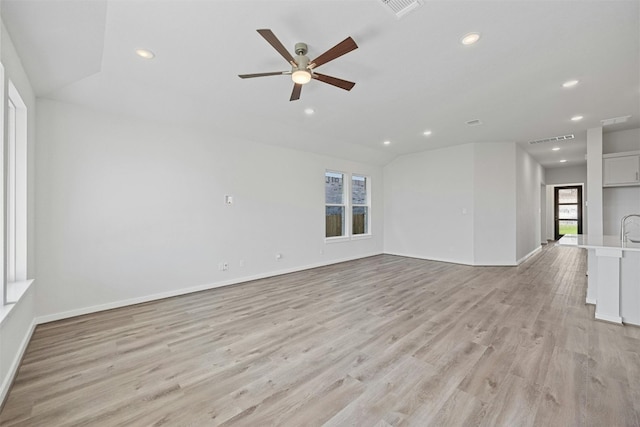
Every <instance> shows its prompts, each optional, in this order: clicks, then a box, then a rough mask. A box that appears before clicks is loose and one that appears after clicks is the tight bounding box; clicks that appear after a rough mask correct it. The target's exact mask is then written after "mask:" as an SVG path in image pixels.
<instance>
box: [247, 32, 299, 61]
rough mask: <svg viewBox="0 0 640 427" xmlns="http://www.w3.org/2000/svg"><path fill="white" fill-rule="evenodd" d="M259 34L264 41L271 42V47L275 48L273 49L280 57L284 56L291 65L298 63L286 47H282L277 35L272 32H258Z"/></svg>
mask: <svg viewBox="0 0 640 427" xmlns="http://www.w3.org/2000/svg"><path fill="white" fill-rule="evenodd" d="M256 31H257V32H258V33H260V35H261V36H262V37H264V39H265V40H266V41H267V42H269V44H270V45H271V46H273V48H274V49H275V50H277V51H278V53H279V54H280V55H282V57H283V58H284V59H286V60H287V62H288V63H290V64H291V65H293V66H295V65H296V61H295V59H293V56H291V54H290V53H289V51H288V50H287V48H286V47H284V46H283V45H282V43H280V40H278V38H277V37H276V35H275V34H273V32H272V31H271V30H267V29H264V30H256Z"/></svg>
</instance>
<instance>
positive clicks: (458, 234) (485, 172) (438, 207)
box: [384, 143, 543, 265]
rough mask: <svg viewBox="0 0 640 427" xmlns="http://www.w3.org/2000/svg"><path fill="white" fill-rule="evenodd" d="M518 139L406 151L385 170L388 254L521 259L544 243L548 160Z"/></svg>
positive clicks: (488, 261) (500, 261) (478, 261)
mask: <svg viewBox="0 0 640 427" xmlns="http://www.w3.org/2000/svg"><path fill="white" fill-rule="evenodd" d="M518 150H520V149H519V148H517V147H516V146H515V144H514V143H480V144H467V145H459V146H455V147H450V148H443V149H439V150H432V151H426V152H423V153H419V154H412V155H406V156H401V157H399V158H397V159H395V160H394V161H392V162H391V163H390V164H388V165H387V166H385V168H384V181H385V187H384V200H385V242H384V247H385V252H387V253H391V254H397V255H405V256H412V257H417V258H426V259H432V260H440V261H449V262H456V263H462V264H470V265H516V264H517V263H518V262H519V261H521V260H522V259H524V258H525V257H526V256H528V255H530V254H531V253H533V252H535V251H536V250H537V249H538V248H539V247H540V241H539V240H540V238H539V236H540V224H541V217H540V214H541V213H540V198H541V196H540V184H541V183H542V182H543V173H542V168H541V167H540V165H539V164H538V163H537V162H535V161H534V160H533V159H532V158H531V157H530V156H529V155H528V154H526V153H525V152H524V151H522V150H520V152H518Z"/></svg>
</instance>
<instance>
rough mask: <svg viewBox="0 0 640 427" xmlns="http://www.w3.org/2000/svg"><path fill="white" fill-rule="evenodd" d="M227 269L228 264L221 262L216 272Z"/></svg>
mask: <svg viewBox="0 0 640 427" xmlns="http://www.w3.org/2000/svg"><path fill="white" fill-rule="evenodd" d="M228 269H229V264H228V263H227V262H226V261H222V262H221V263H219V264H218V270H220V271H227V270H228Z"/></svg>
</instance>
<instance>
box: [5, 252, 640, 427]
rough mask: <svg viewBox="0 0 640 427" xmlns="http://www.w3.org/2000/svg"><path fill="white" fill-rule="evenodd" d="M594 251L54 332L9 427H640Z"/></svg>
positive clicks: (31, 361) (245, 299)
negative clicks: (605, 316)
mask: <svg viewBox="0 0 640 427" xmlns="http://www.w3.org/2000/svg"><path fill="white" fill-rule="evenodd" d="M585 269H586V262H585V253H584V252H583V251H581V250H579V249H574V248H560V247H555V246H552V245H549V246H547V247H545V248H544V250H543V251H542V252H541V253H540V254H539V255H537V256H535V257H533V258H531V259H530V260H528V261H527V262H525V263H524V264H522V265H521V266H519V267H468V266H461V265H453V264H446V263H439V262H432V261H424V260H418V259H411V258H403V257H397V256H389V255H381V256H375V257H371V258H366V259H362V260H357V261H352V262H347V263H342V264H339V265H334V266H328V267H322V268H317V269H314V270H309V271H305V272H300V273H294V274H288V275H285V276H279V277H274V278H270V279H265V280H258V281H253V282H249V283H245V284H241V285H236V286H230V287H226V288H219V289H215V290H211V291H206V292H200V293H196V294H191V295H187V296H181V297H176V298H170V299H166V300H162V301H156V302H152V303H146V304H140V305H136V306H131V307H126V308H122V309H117V310H111V311H108V312H102V313H97V314H92V315H86V316H82V317H77V318H73V319H67V320H64V321H59V322H54V323H49V324H45V325H42V326H39V327H38V328H37V329H36V331H35V334H34V336H33V339H32V340H31V343H30V344H29V347H28V349H27V352H26V354H25V357H24V360H23V362H22V365H21V367H20V370H19V373H18V375H17V378H16V380H15V384H14V385H13V388H12V390H11V392H10V394H9V397H8V399H7V401H6V404H5V406H4V408H3V410H2V413H1V414H0V424H1V425H2V426H7V427H8V426H47V427H51V426H72V425H73V426H75V425H88V426H116V425H122V426H150V425H171V426H174V425H175V426H187V425H189V426H209V425H225V426H227V425H240V426H244V425H247V426H269V425H281V426H306V425H327V426H347V425H357V426H380V427H382V426H396V425H398V426H406V425H411V426H474V425H487V426H497V425H502V426H528V425H536V426H637V425H639V424H640V328H636V327H631V326H617V325H612V324H607V323H603V322H598V321H595V320H594V319H593V307H591V306H587V305H585V304H584V301H585V290H586V277H585Z"/></svg>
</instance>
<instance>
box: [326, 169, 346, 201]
mask: <svg viewBox="0 0 640 427" xmlns="http://www.w3.org/2000/svg"><path fill="white" fill-rule="evenodd" d="M343 194H344V179H343V175H342V174H341V173H335V172H325V174H324V196H325V203H331V204H339V205H341V204H343V203H344V199H343Z"/></svg>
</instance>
